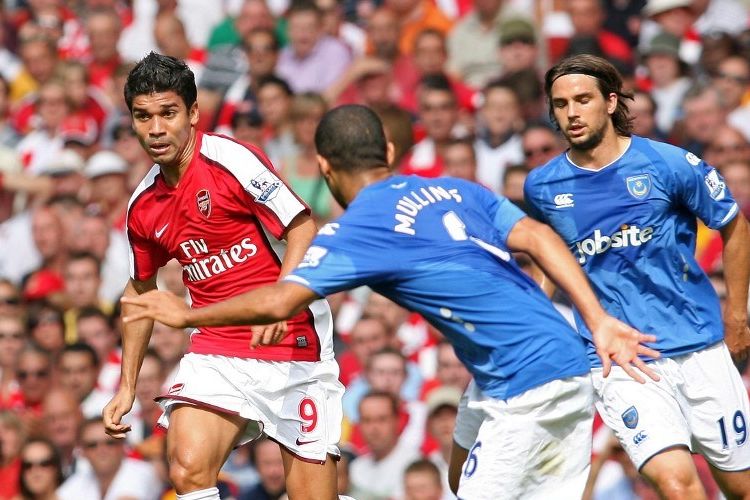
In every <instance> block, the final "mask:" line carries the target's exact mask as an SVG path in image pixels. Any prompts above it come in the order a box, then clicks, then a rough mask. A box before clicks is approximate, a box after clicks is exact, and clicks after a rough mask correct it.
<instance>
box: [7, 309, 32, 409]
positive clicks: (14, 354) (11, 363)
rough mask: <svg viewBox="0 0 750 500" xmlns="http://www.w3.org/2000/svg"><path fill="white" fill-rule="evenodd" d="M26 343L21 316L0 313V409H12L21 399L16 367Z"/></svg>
mask: <svg viewBox="0 0 750 500" xmlns="http://www.w3.org/2000/svg"><path fill="white" fill-rule="evenodd" d="M26 341H27V335H26V331H25V329H24V325H23V320H22V319H21V316H20V315H11V314H8V313H7V312H6V313H0V409H3V408H9V407H13V406H14V405H15V404H17V401H18V399H19V398H20V397H21V393H20V390H21V389H20V387H19V385H18V379H17V373H18V372H17V367H18V357H19V354H20V353H21V351H22V350H23V348H24V345H25V344H26Z"/></svg>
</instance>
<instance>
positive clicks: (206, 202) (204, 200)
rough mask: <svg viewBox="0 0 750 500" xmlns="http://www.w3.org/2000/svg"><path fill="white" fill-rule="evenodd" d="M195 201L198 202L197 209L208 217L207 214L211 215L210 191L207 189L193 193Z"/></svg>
mask: <svg viewBox="0 0 750 500" xmlns="http://www.w3.org/2000/svg"><path fill="white" fill-rule="evenodd" d="M195 202H196V203H197V204H198V211H199V212H200V213H201V214H203V217H205V218H206V219H208V216H209V215H211V193H209V192H208V189H201V190H200V191H198V193H197V194H196V195H195Z"/></svg>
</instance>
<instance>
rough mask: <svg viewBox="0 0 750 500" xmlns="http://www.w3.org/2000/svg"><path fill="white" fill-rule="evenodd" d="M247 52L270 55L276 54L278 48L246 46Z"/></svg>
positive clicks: (271, 46)
mask: <svg viewBox="0 0 750 500" xmlns="http://www.w3.org/2000/svg"><path fill="white" fill-rule="evenodd" d="M245 50H247V51H248V52H259V53H261V54H270V53H272V52H276V47H274V46H273V45H246V46H245Z"/></svg>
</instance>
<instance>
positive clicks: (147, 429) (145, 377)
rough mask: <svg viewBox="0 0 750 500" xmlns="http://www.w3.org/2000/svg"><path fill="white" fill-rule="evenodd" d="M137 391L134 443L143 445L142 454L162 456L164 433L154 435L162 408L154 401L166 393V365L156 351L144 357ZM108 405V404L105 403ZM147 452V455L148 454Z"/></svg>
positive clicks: (140, 447)
mask: <svg viewBox="0 0 750 500" xmlns="http://www.w3.org/2000/svg"><path fill="white" fill-rule="evenodd" d="M137 384H138V385H137V386H136V390H135V398H136V401H137V402H138V403H137V404H138V408H139V410H140V411H139V412H138V414H137V415H134V419H133V420H135V422H134V425H133V430H132V431H131V432H133V434H134V436H133V439H132V441H134V442H136V443H141V442H142V441H144V440H148V442H147V443H142V444H141V446H139V450H140V451H141V454H144V455H146V456H149V455H150V456H153V455H154V454H161V452H162V448H163V440H164V438H165V437H166V436H165V435H164V433H158V434H157V433H154V429H155V427H156V422H157V420H159V417H160V416H161V414H162V410H161V406H159V403H157V402H156V401H155V400H154V399H155V398H157V397H158V396H161V395H162V394H164V393H165V391H163V390H162V387H163V385H164V363H162V361H161V359H159V356H158V355H157V354H156V352H155V351H153V350H151V349H149V350H148V351H146V354H145V355H144V356H143V364H142V365H141V370H140V372H138V382H137ZM105 404H106V403H105ZM146 451H147V453H146Z"/></svg>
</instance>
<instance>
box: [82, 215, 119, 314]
mask: <svg viewBox="0 0 750 500" xmlns="http://www.w3.org/2000/svg"><path fill="white" fill-rule="evenodd" d="M75 234H76V238H75V239H74V240H73V242H72V244H71V245H70V246H71V251H73V252H77V253H80V252H86V251H88V252H90V253H91V254H92V255H93V256H94V257H96V258H97V259H99V261H100V262H101V278H102V279H101V285H100V286H99V296H100V297H101V298H102V299H103V300H105V301H106V302H108V303H114V302H116V301H117V300H118V299H119V298H120V296H121V295H122V290H123V288H124V283H125V282H127V280H128V276H129V269H130V268H129V265H128V244H127V240H126V238H125V235H124V234H123V233H122V231H118V230H116V229H114V228H112V226H111V225H110V223H109V221H107V219H106V218H105V217H104V216H103V215H98V214H96V213H91V211H89V212H88V213H85V214H84V215H83V217H81V219H80V220H79V221H78V223H77V224H76V229H75Z"/></svg>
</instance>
